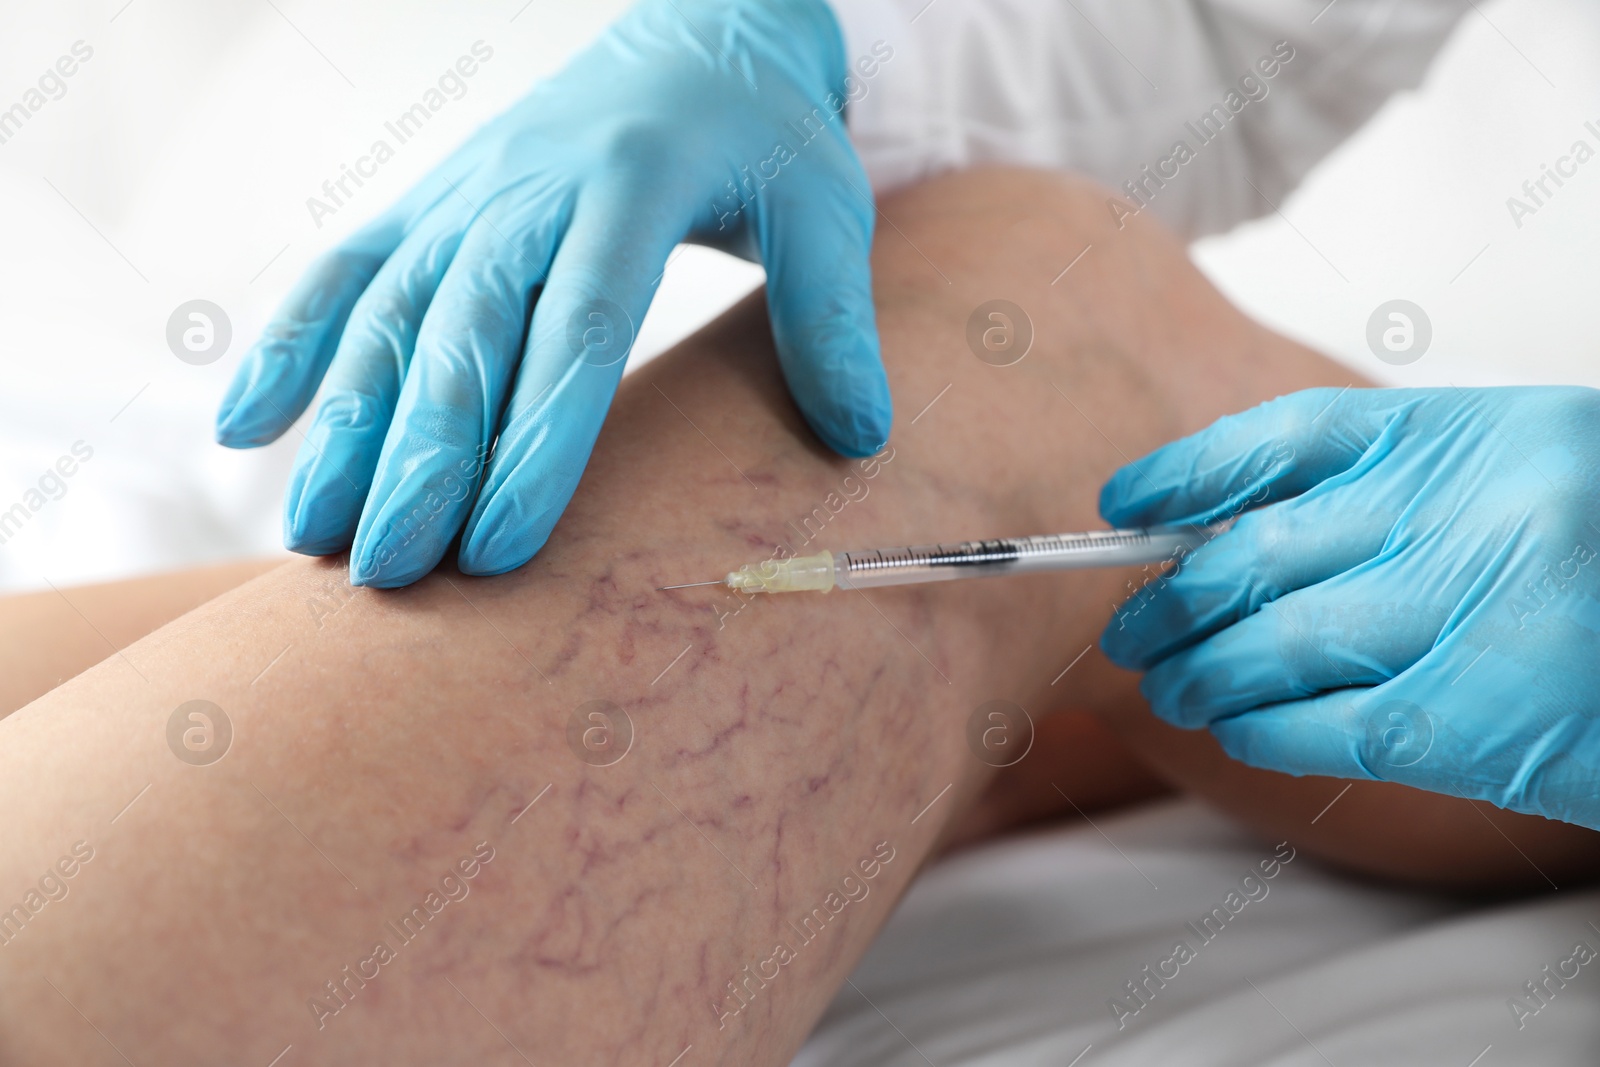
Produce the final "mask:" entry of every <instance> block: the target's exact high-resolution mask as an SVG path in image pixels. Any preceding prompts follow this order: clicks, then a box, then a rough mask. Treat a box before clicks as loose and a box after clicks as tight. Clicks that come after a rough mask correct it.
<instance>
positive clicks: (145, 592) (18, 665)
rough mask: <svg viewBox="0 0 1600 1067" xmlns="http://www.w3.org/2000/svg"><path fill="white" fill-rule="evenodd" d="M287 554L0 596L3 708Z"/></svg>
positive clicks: (13, 706)
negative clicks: (142, 576)
mask: <svg viewBox="0 0 1600 1067" xmlns="http://www.w3.org/2000/svg"><path fill="white" fill-rule="evenodd" d="M281 562H282V560H270V561H268V560H247V561H242V562H237V563H220V564H215V565H213V566H209V567H195V568H192V569H190V570H185V571H179V572H176V573H173V574H159V575H152V576H150V577H145V578H131V579H127V580H125V581H120V582H105V583H102V584H98V585H88V586H79V587H77V588H67V589H53V590H49V591H45V592H38V593H20V594H16V595H13V596H8V597H5V598H4V599H0V716H5V715H9V714H10V713H11V712H13V711H16V710H17V709H18V708H20V707H22V705H24V704H26V703H28V701H30V700H36V699H38V698H39V697H41V696H43V695H44V694H46V693H48V692H49V691H50V690H52V689H54V688H55V687H56V686H58V685H60V684H61V683H62V682H64V681H66V680H67V679H68V678H71V677H73V676H75V675H77V674H80V673H82V672H83V671H86V670H88V669H89V668H90V667H93V666H94V665H95V664H96V663H99V662H100V661H101V660H103V659H105V658H106V657H107V656H109V655H111V654H112V653H114V652H116V651H117V650H118V649H121V648H125V647H127V646H128V645H130V644H132V643H133V642H135V641H137V640H138V639H139V638H141V637H143V636H144V635H145V634H148V633H150V632H151V631H152V630H154V629H156V628H157V627H158V626H164V625H166V624H167V623H169V622H171V621H172V620H173V619H176V618H177V617H178V616H179V615H182V614H183V613H184V612H186V611H191V610H193V609H194V608H197V607H199V606H200V605H201V604H204V603H205V602H206V601H208V600H210V599H211V598H212V597H215V596H220V595H221V594H223V593H226V592H227V591H228V590H230V589H235V588H237V587H239V586H240V585H243V584H244V583H245V582H247V581H249V580H250V579H251V578H254V577H255V576H256V575H258V574H263V573H265V572H267V571H269V570H271V569H272V568H274V567H276V566H278V564H280V563H281Z"/></svg>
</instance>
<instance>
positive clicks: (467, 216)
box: [217, 0, 891, 587]
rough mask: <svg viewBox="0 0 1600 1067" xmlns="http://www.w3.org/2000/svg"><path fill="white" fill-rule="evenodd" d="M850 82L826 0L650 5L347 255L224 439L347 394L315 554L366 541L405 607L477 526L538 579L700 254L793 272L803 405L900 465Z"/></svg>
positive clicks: (776, 324) (781, 309)
mask: <svg viewBox="0 0 1600 1067" xmlns="http://www.w3.org/2000/svg"><path fill="white" fill-rule="evenodd" d="M846 70H847V68H846V62H845V55H844V45H843V40H842V37H841V34H840V31H839V27H838V25H837V23H836V22H835V20H834V16H833V14H832V12H831V10H830V9H829V8H828V6H827V4H826V3H825V2H824V0H643V2H642V3H640V4H639V5H638V6H637V7H635V8H633V9H632V10H631V11H630V12H629V13H628V14H627V15H626V16H625V17H624V18H623V19H622V20H621V21H620V22H618V23H617V24H616V25H615V26H613V27H612V28H611V29H610V30H609V31H608V32H607V33H606V34H605V35H604V36H603V37H602V38H601V39H600V40H599V41H598V42H597V43H596V44H595V45H593V46H592V47H591V48H589V49H588V50H587V51H586V52H584V53H583V54H582V55H580V56H579V57H578V58H577V59H576V60H574V61H573V62H572V63H571V65H570V66H568V67H567V68H566V69H565V70H563V71H562V72H561V73H560V74H558V75H557V76H556V77H554V78H553V79H551V80H550V81H547V82H545V83H543V84H541V85H539V86H538V87H536V88H535V89H534V90H533V91H532V92H531V93H530V94H529V95H528V96H527V97H526V98H524V99H523V100H522V101H521V102H519V103H518V104H517V105H516V106H515V107H513V108H512V109H511V110H510V111H509V112H507V113H506V114H504V115H502V116H500V117H499V118H498V119H496V120H495V121H493V122H492V123H490V124H489V125H488V126H486V127H484V128H483V129H482V130H480V131H479V132H478V133H477V134H475V135H474V136H473V137H472V139H471V140H470V141H469V142H468V143H467V144H465V145H464V146H463V147H462V148H460V149H459V150H457V151H456V153H455V154H454V155H453V156H452V157H451V158H450V159H449V160H447V161H446V162H445V163H444V164H442V165H441V166H440V167H439V168H438V169H437V170H436V171H435V172H434V173H433V174H432V175H430V176H429V177H428V178H427V179H425V180H424V181H423V182H422V183H421V184H420V185H418V186H417V187H416V188H415V189H413V190H412V191H411V192H410V193H408V194H407V195H406V196H405V197H404V198H403V199H402V200H401V202H400V203H399V204H397V205H396V206H395V207H393V208H392V209H391V210H389V211H388V212H386V213H385V214H384V215H383V216H382V217H380V218H379V219H377V220H376V221H375V222H373V223H372V224H370V225H369V226H367V227H365V228H364V229H363V230H361V231H360V232H359V233H357V234H356V235H355V236H354V237H353V238H351V239H350V240H349V241H348V242H346V243H345V244H344V245H343V246H342V247H340V248H339V249H338V250H336V251H334V252H333V253H332V254H330V255H329V256H327V257H326V258H325V259H324V260H323V261H321V262H320V263H319V265H318V266H316V267H315V268H314V269H313V270H312V271H311V272H310V273H309V274H308V275H307V276H306V277H305V278H304V279H302V280H301V282H300V283H299V285H298V286H297V287H296V289H295V290H294V291H293V293H292V294H291V295H290V296H289V298H288V299H287V301H286V302H285V303H284V305H283V307H282V308H281V309H280V310H279V312H278V314H277V316H276V318H275V319H274V320H273V321H272V322H271V323H270V324H269V325H268V327H267V328H266V331H265V332H264V334H263V336H262V338H261V340H260V341H259V342H257V344H256V345H255V347H254V348H252V349H251V350H250V352H249V353H248V354H247V355H246V357H245V359H244V363H243V366H242V367H241V368H240V370H239V373H238V376H237V377H236V378H235V380H234V382H233V385H232V387H231V388H230V390H229V391H228V394H227V397H226V399H225V400H224V402H223V405H222V410H221V412H220V414H219V416H218V420H217V439H218V440H219V441H220V442H221V443H223V444H225V445H229V446H232V447H253V446H257V445H262V444H265V443H267V442H269V441H272V440H274V439H276V438H277V437H278V436H279V435H280V434H282V433H283V432H284V430H286V429H287V428H288V427H289V425H290V424H291V422H292V421H293V420H294V419H295V418H296V417H298V416H299V415H300V413H301V412H302V411H304V410H305V408H306V406H307V405H308V404H309V403H310V401H311V398H312V396H313V394H314V393H315V392H316V390H317V386H318V383H319V382H322V381H323V379H324V376H326V381H325V382H323V388H324V395H323V400H322V404H321V406H320V408H319V409H318V411H317V415H316V417H315V419H314V421H313V423H312V425H311V428H310V430H309V431H308V432H307V434H306V441H305V444H304V447H303V448H302V449H301V451H300V455H299V458H298V460H297V461H296V467H295V471H294V474H293V477H292V479H291V481H290V485H289V489H288V494H287V501H286V514H285V519H284V530H285V542H286V544H287V545H288V547H289V548H291V549H294V550H296V551H299V552H306V553H311V554H314V555H322V554H327V553H333V552H338V551H340V550H342V549H344V548H346V547H349V548H350V549H351V561H350V576H351V581H352V582H354V583H355V584H358V585H375V586H384V587H389V586H399V585H405V584H408V583H410V582H413V581H415V580H417V579H418V578H420V577H422V576H423V575H424V574H426V573H427V572H428V571H430V570H432V569H433V567H434V566H435V565H436V564H437V563H438V562H439V560H440V559H441V558H443V556H444V553H445V551H446V550H447V548H448V547H449V545H450V542H451V540H452V539H453V538H454V537H455V535H456V534H457V532H458V531H463V527H464V532H463V536H462V541H461V550H460V566H461V568H462V570H464V571H466V572H467V573H469V574H497V573H500V572H503V571H507V570H511V569H513V568H515V567H518V566H521V565H522V564H523V563H526V562H527V561H528V560H529V559H530V558H532V556H533V554H534V553H535V552H537V551H538V550H539V549H540V548H541V547H542V546H543V545H544V543H545V540H546V538H547V537H548V536H549V534H550V530H551V528H552V527H553V526H554V525H555V523H556V520H557V519H558V518H559V517H560V515H561V512H562V510H563V509H564V508H565V507H566V505H567V502H568V500H569V499H570V498H571V497H572V494H573V491H574V490H575V489H576V487H577V484H578V478H579V476H580V475H581V474H582V472H583V468H584V465H585V463H586V462H587V460H588V457H589V453H590V450H591V449H592V448H593V446H594V441H595V438H596V436H597V435H598V434H599V431H600V424H601V421H602V420H603V419H604V417H605V413H606V409H607V408H608V407H609V406H610V403H611V399H612V396H613V394H614V393H615V391H616V387H617V382H618V380H619V379H620V378H621V376H622V369H623V363H624V357H625V356H626V354H627V350H628V347H629V346H630V345H631V344H632V341H633V336H634V331H635V327H636V326H637V324H638V323H639V322H640V321H641V320H642V319H643V318H644V314H645V311H646V309H647V308H648V307H649V304H650V300H651V297H652V296H653V295H654V292H655V288H656V285H657V283H658V282H659V281H660V278H661V274H662V271H663V269H664V268H665V264H666V261H667V257H668V255H669V254H670V252H671V251H672V248H673V246H674V245H675V244H676V243H677V242H678V241H679V240H681V239H684V238H685V237H688V238H690V239H694V240H699V241H702V242H705V243H708V244H713V245H716V246H718V247H722V248H726V249H728V250H730V251H734V252H737V253H739V254H742V255H746V256H749V257H751V258H759V259H760V260H761V262H763V263H764V264H765V266H766V269H767V274H768V284H767V293H768V307H769V310H770V314H771V321H772V328H773V333H774V335H775V337H776V341H777V349H778V358H779V361H780V363H781V365H782V369H783V373H784V376H785V378H786V380H787V381H788V384H789V388H790V390H791V392H792V393H793V395H794V398H795V400H796V402H797V403H798V405H799V407H800V410H801V411H802V412H803V413H804V415H805V417H806V419H807V420H808V421H809V422H810V424H811V426H812V428H813V429H814V430H815V431H816V432H817V434H818V436H819V437H821V438H822V440H823V441H824V442H825V443H826V444H828V445H829V446H830V447H832V448H833V449H835V450H836V451H838V452H842V453H844V454H845V455H850V456H863V455H868V454H870V453H872V452H875V451H877V450H878V449H879V448H880V447H881V446H882V445H883V444H884V442H885V441H886V440H887V438H888V435H889V424H890V420H891V413H890V403H889V387H888V380H887V378H886V376H885V374H884V371H883V364H882V362H881V360H880V358H879V354H878V336H877V327H876V322H875V318H874V314H873V305H872V291H871V281H870V276H869V272H868V263H867V256H868V251H869V248H870V245H871V241H872V229H873V219H874V208H873V205H872V200H871V193H870V187H869V185H868V183H867V180H866V176H865V174H864V172H863V171H862V169H861V165H860V162H859V161H858V159H857V158H856V155H855V152H854V150H853V149H852V148H851V146H850V143H849V140H848V139H847V137H846V135H845V132H844V128H843V120H842V118H841V117H840V115H839V112H840V111H841V109H842V108H843V105H844V101H845V96H844V94H845V92H846ZM852 84H856V83H852ZM535 295H537V299H536V300H535ZM530 305H531V308H530ZM530 311H531V313H530ZM530 318H531V324H530ZM496 435H498V440H497V441H496ZM491 442H495V443H494V447H493V453H492V456H491V454H490V443H491ZM486 460H487V463H486V464H485V461H486ZM485 465H486V466H487V470H485Z"/></svg>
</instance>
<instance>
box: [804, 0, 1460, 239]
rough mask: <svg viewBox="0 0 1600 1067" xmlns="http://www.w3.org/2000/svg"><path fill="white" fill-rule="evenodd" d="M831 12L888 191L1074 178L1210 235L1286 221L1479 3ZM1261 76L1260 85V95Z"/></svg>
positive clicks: (1002, 5) (1276, 0)
mask: <svg viewBox="0 0 1600 1067" xmlns="http://www.w3.org/2000/svg"><path fill="white" fill-rule="evenodd" d="M832 4H833V7H834V10H835V11H836V13H837V14H838V16H839V21H840V24H841V26H842V28H843V31H844V37H845V46H846V52H847V55H848V57H849V61H850V64H851V67H852V78H853V79H856V83H855V84H853V85H852V87H851V88H852V95H853V96H854V99H853V101H852V103H851V104H850V105H849V108H848V110H847V112H846V120H847V122H848V125H849V129H850V133H851V136H852V138H853V140H854V141H855V144H856V147H857V149H858V151H859V152H860V154H861V157H862V161H863V162H864V164H865V165H866V168H867V173H868V175H869V177H870V178H871V180H872V184H873V187H874V188H875V189H876V190H878V191H879V192H880V193H881V192H884V191H887V190H889V189H893V188H895V187H897V186H900V185H904V184H906V183H908V182H911V181H915V180H917V179H920V178H925V177H928V176H930V175H933V174H936V173H939V172H940V171H943V170H948V169H952V168H958V167H964V166H970V165H973V164H978V163H1016V164H1024V165H1030V166H1036V167H1049V168H1061V169H1070V170H1073V171H1077V172H1079V173H1082V174H1086V175H1088V176H1090V177H1092V178H1094V179H1096V180H1098V181H1100V182H1101V183H1103V184H1105V185H1107V186H1109V187H1111V188H1112V189H1113V190H1114V191H1116V192H1117V194H1118V195H1119V196H1120V197H1121V198H1122V199H1123V200H1124V201H1125V203H1126V206H1127V208H1128V209H1137V210H1140V211H1144V210H1150V211H1152V212H1153V213H1154V214H1156V215H1157V216H1159V217H1160V218H1161V219H1162V220H1164V221H1165V222H1166V223H1167V224H1168V225H1169V226H1171V227H1173V228H1174V229H1176V230H1177V231H1178V232H1180V233H1182V234H1184V235H1186V236H1188V237H1191V238H1194V237H1200V236H1204V235H1205V234H1209V233H1216V232H1219V231H1222V230H1226V229H1228V228H1230V227H1232V226H1233V225H1235V224H1236V223H1239V222H1241V221H1243V220H1245V219H1249V218H1254V217H1256V216H1258V215H1263V214H1267V213H1270V212H1271V211H1272V210H1273V209H1274V207H1275V206H1277V205H1279V204H1281V203H1282V201H1283V198H1284V197H1285V196H1286V195H1287V194H1288V193H1289V192H1290V191H1291V190H1292V189H1293V188H1294V187H1295V185H1296V184H1298V183H1299V181H1300V180H1301V179H1302V178H1303V177H1304V176H1305V175H1306V173H1307V171H1309V170H1310V169H1311V167H1312V166H1313V165H1315V164H1316V162H1317V161H1318V160H1320V159H1322V158H1323V157H1324V156H1325V155H1327V154H1328V153H1329V152H1330V151H1332V150H1333V149H1334V148H1335V147H1336V146H1337V145H1338V144H1339V143H1340V142H1341V141H1343V140H1344V139H1345V138H1346V137H1347V136H1348V135H1349V134H1351V133H1352V132H1353V131H1354V130H1355V129H1356V128H1357V127H1359V126H1360V125H1361V124H1362V123H1363V122H1365V121H1366V120H1367V119H1368V118H1369V117H1370V116H1371V115H1372V114H1373V113H1374V112H1375V111H1376V110H1377V109H1378V107H1379V105H1381V104H1382V103H1383V102H1384V101H1385V100H1386V99H1388V97H1389V96H1390V95H1391V94H1393V93H1395V92H1397V91H1398V90H1400V89H1404V88H1414V87H1415V86H1417V85H1418V84H1419V83H1420V82H1421V80H1422V77H1423V74H1424V72H1425V71H1426V69H1427V67H1428V64H1429V63H1430V62H1431V61H1432V59H1433V57H1434V56H1435V54H1437V52H1438V51H1439V48H1440V46H1441V45H1442V44H1443V43H1444V41H1445V39H1446V38H1447V37H1448V36H1449V34H1450V32H1451V30H1452V29H1453V28H1454V27H1455V26H1456V24H1457V23H1458V22H1459V21H1460V20H1461V18H1462V17H1463V16H1464V15H1465V14H1466V13H1467V12H1468V11H1470V10H1471V5H1470V3H1469V2H1468V0H1331V2H1329V0H832ZM1280 42H1287V45H1286V46H1285V45H1282V44H1280ZM1285 48H1287V49H1289V50H1292V58H1291V59H1289V60H1288V61H1286V62H1284V61H1281V60H1280V61H1279V62H1278V64H1277V69H1276V71H1275V72H1274V74H1273V76H1272V77H1270V78H1268V77H1264V76H1263V74H1262V73H1261V71H1262V70H1263V69H1264V68H1263V67H1262V66H1261V65H1260V64H1262V61H1263V59H1264V58H1268V59H1270V57H1273V56H1274V52H1275V50H1276V51H1277V53H1278V55H1280V56H1281V55H1282V54H1283V53H1284V51H1285ZM890 50H892V55H890V57H889V58H888V59H887V60H886V61H880V60H881V59H882V57H883V56H884V55H885V53H886V52H888V51H890ZM1265 67H1266V69H1270V68H1271V67H1272V64H1271V62H1270V61H1269V62H1267V63H1266V65H1265ZM864 72H870V74H867V73H864ZM1246 76H1250V77H1253V78H1254V79H1255V84H1254V85H1253V86H1252V85H1249V84H1248V83H1247V85H1246V88H1245V89H1241V88H1240V80H1241V79H1242V78H1244V77H1246ZM1246 89H1248V91H1246ZM1230 91H1232V92H1233V93H1234V94H1235V95H1234V97H1233V99H1232V100H1229V97H1228V94H1229V93H1230ZM1263 92H1264V95H1262V94H1263ZM1252 96H1256V97H1259V98H1258V99H1251V97H1252ZM1240 102H1242V106H1240V107H1238V108H1237V109H1235V108H1233V107H1231V106H1230V105H1231V104H1238V103H1240ZM1214 107H1221V108H1222V114H1221V115H1216V113H1214V112H1213V111H1212V109H1213V108H1214ZM1208 114H1211V115H1213V116H1214V117H1213V118H1212V119H1211V121H1210V123H1209V125H1202V124H1200V121H1199V120H1200V119H1201V118H1202V117H1203V116H1206V115H1208ZM1213 133H1215V134H1216V135H1215V136H1209V137H1208V135H1210V134H1213ZM1179 142H1183V143H1184V145H1186V149H1180V148H1179ZM1146 168H1149V170H1148V171H1147V170H1146ZM1128 183H1133V184H1132V185H1131V186H1130V185H1129V184H1128ZM1113 210H1115V209H1113Z"/></svg>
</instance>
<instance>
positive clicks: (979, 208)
mask: <svg viewBox="0 0 1600 1067" xmlns="http://www.w3.org/2000/svg"><path fill="white" fill-rule="evenodd" d="M879 207H880V210H881V212H882V217H881V219H880V221H879V227H878V229H879V233H878V244H879V246H880V248H881V249H882V250H883V251H884V252H889V253H890V254H891V255H894V254H896V253H899V252H909V253H910V255H911V256H912V257H913V258H914V257H915V255H916V253H915V252H913V251H911V250H909V249H905V248H904V247H903V246H905V245H906V244H907V243H908V242H910V243H914V244H917V245H919V246H920V245H921V243H922V239H924V238H925V239H927V240H928V241H930V242H932V243H934V244H935V245H936V246H937V247H938V249H939V250H940V251H941V252H943V253H944V254H945V256H946V258H948V259H949V260H951V261H952V262H953V263H954V265H955V266H956V268H957V269H958V270H959V269H962V268H963V266H965V265H969V264H970V265H974V266H976V265H979V264H981V265H983V266H984V267H987V268H990V269H992V268H993V267H994V266H996V265H997V264H996V262H995V260H996V259H1009V260H1010V261H1012V262H1014V263H1017V264H1019V265H1020V264H1022V263H1025V262H1027V261H1028V260H1029V259H1032V258H1035V257H1036V258H1037V259H1038V261H1039V264H1038V265H1039V267H1040V268H1041V269H1043V270H1049V273H1048V274H1047V275H1046V277H1045V278H1044V281H1045V283H1049V282H1050V281H1051V280H1052V279H1054V278H1056V277H1058V276H1059V273H1060V272H1061V271H1062V269H1063V268H1064V267H1066V266H1067V264H1068V263H1069V262H1071V258H1072V256H1075V255H1076V254H1077V253H1078V252H1080V251H1082V250H1083V249H1085V248H1086V247H1090V246H1093V247H1094V249H1095V251H1096V253H1100V254H1104V253H1106V252H1111V253H1113V254H1115V253H1118V252H1120V253H1123V254H1126V253H1127V252H1128V251H1130V250H1133V249H1138V248H1146V247H1149V246H1150V245H1151V244H1152V243H1153V244H1157V245H1160V246H1163V248H1164V249H1165V250H1166V251H1167V253H1168V254H1170V255H1174V256H1176V257H1177V258H1179V259H1185V258H1186V257H1184V256H1183V253H1182V246H1181V244H1180V243H1179V242H1178V241H1177V240H1176V239H1175V238H1173V237H1172V236H1171V235H1170V234H1168V233H1167V232H1166V231H1165V230H1164V229H1163V228H1162V227H1161V226H1160V224H1159V223H1157V222H1155V221H1154V220H1153V219H1151V218H1150V217H1148V216H1141V217H1133V216H1131V215H1130V214H1129V212H1128V211H1127V209H1126V206H1125V205H1123V204H1122V202H1121V201H1120V200H1119V199H1118V198H1117V197H1116V196H1114V195H1113V194H1112V193H1111V191H1110V190H1108V189H1106V188H1104V187H1103V186H1100V185H1098V184H1096V183H1095V182H1093V181H1090V180H1089V179H1087V178H1084V177H1082V176H1080V175H1076V174H1067V173H1058V172H1055V171H1046V170H1036V169H1029V168H1023V167H1001V166H984V167H974V168H971V169H968V170H960V171H950V172H948V173H945V174H942V175H939V176H937V177H934V178H931V179H929V180H927V181H925V182H921V183H919V184H917V185H912V186H908V187H906V188H904V189H900V190H897V191H895V192H893V193H890V194H888V195H887V196H885V197H884V198H883V199H882V201H881V202H880V204H879ZM897 231H898V232H897ZM923 251H924V253H926V255H927V257H928V258H929V259H930V260H931V261H932V262H933V263H934V264H937V266H938V267H939V268H941V269H944V270H945V271H946V272H948V268H946V267H945V263H944V261H943V260H941V259H940V257H939V256H938V255H935V254H934V252H933V251H931V250H929V249H927V248H923ZM1064 252H1065V253H1068V255H1067V257H1066V258H1065V259H1063V258H1062V255H1063V253H1064ZM896 258H898V256H897V257H896ZM1052 265H1053V267H1054V269H1053V270H1050V268H1051V266H1052Z"/></svg>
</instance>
